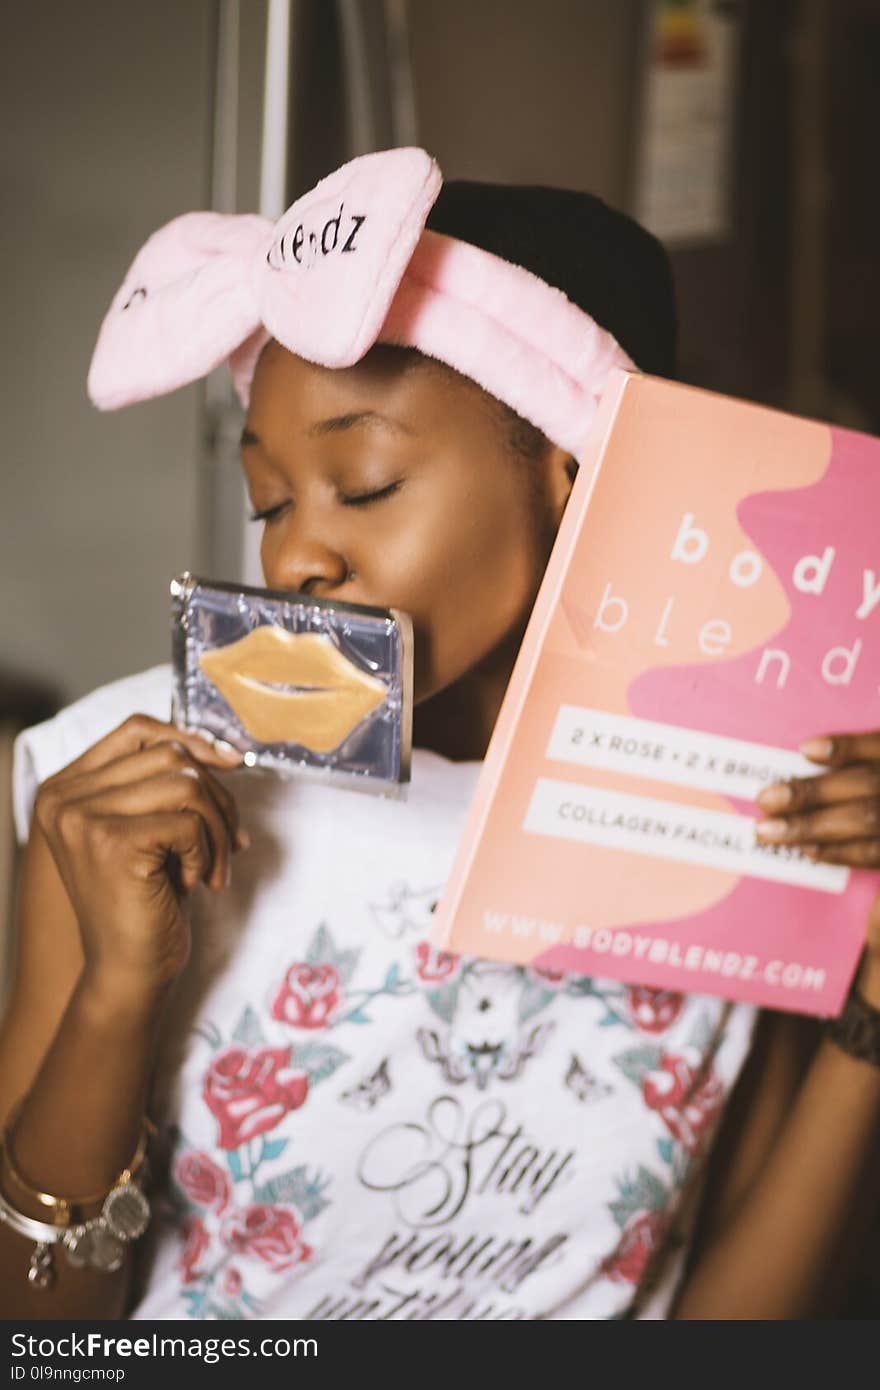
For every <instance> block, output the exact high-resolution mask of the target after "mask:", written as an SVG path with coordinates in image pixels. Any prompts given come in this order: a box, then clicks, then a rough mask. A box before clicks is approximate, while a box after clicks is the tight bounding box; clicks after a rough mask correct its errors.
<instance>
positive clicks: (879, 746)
mask: <svg viewBox="0 0 880 1390" xmlns="http://www.w3.org/2000/svg"><path fill="white" fill-rule="evenodd" d="M801 752H802V753H803V754H804V756H805V757H807V758H809V759H810V761H811V762H814V763H824V764H826V765H827V767H828V769H829V770H828V771H827V772H822V773H819V774H818V775H817V776H815V777H793V778H792V779H791V780H790V781H787V782H774V783H773V784H772V785H771V786H769V787H765V788H764V790H763V791H762V792H761V793H760V795H759V796H758V798H757V800H758V805H759V806H760V808H761V810H762V811H763V812H764V813H765V815H767V816H768V817H770V819H767V820H761V821H759V822H758V824H757V825H756V827H755V832H756V834H757V835H758V837H759V839H760V840H761V842H762V844H780V845H796V846H797V848H798V849H799V850H800V852H801V853H802V854H804V855H806V857H807V858H809V859H813V860H816V861H817V862H820V863H822V864H845V865H847V866H848V867H850V868H853V869H880V729H878V730H876V731H873V732H869V733H861V734H829V735H827V736H825V737H823V738H813V739H808V740H807V742H806V743H802V744H801ZM865 946H866V963H867V961H868V960H870V961H871V963H872V965H873V969H874V970H875V971H880V893H878V894H877V896H876V897H875V899H874V902H873V904H872V906H871V911H870V912H869V914H868V922H867V930H866V941H865Z"/></svg>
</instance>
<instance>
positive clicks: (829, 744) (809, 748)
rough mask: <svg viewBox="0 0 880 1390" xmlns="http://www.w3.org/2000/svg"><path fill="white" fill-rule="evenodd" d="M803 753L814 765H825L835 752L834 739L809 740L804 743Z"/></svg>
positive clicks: (802, 745) (802, 746)
mask: <svg viewBox="0 0 880 1390" xmlns="http://www.w3.org/2000/svg"><path fill="white" fill-rule="evenodd" d="M800 748H801V752H802V753H803V755H804V757H805V758H809V759H810V761H811V762H814V763H825V762H827V761H828V759H829V758H830V757H831V754H832V753H833V752H834V739H833V738H808V739H807V740H806V742H805V743H802V744H801V746H800Z"/></svg>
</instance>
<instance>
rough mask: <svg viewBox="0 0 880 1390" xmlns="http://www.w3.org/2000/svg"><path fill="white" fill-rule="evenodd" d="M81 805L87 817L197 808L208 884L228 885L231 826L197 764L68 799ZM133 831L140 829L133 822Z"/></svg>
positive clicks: (73, 804) (131, 816) (133, 815)
mask: <svg viewBox="0 0 880 1390" xmlns="http://www.w3.org/2000/svg"><path fill="white" fill-rule="evenodd" d="M70 807H77V808H78V809H79V810H80V812H81V814H82V816H84V817H87V818H88V817H95V816H97V817H110V816H112V817H116V818H119V817H128V818H129V819H132V821H133V820H134V818H137V819H138V820H140V819H142V818H143V817H149V816H154V815H157V814H162V813H165V814H174V813H180V812H183V811H194V812H196V813H197V814H198V815H199V816H201V818H202V820H203V821H204V823H205V827H206V829H207V832H208V845H209V851H210V865H209V871H208V873H207V874H206V875H205V882H206V883H207V885H208V887H210V888H214V889H220V888H224V887H225V886H226V884H227V883H228V881H229V879H230V877H231V859H232V848H231V841H230V834H229V829H228V827H227V825H226V822H225V820H224V819H223V816H222V815H221V813H220V810H219V808H218V806H217V803H216V802H215V801H214V799H213V797H212V796H211V795H210V793H209V792H208V791H207V789H206V788H205V786H204V785H203V783H202V781H201V778H200V777H199V775H198V773H197V772H196V770H195V768H192V767H183V768H180V769H179V770H177V771H175V772H163V773H160V774H159V775H158V776H156V777H150V778H147V779H146V780H145V781H143V782H137V783H126V784H124V785H123V786H118V787H107V788H104V789H103V790H101V791H98V792H95V793H93V794H92V795H91V796H90V797H84V798H83V799H82V800H81V801H74V802H67V803H66V808H70ZM132 833H133V834H136V833H137V828H136V827H135V826H134V825H133V827H132Z"/></svg>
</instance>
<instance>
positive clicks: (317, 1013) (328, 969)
mask: <svg viewBox="0 0 880 1390" xmlns="http://www.w3.org/2000/svg"><path fill="white" fill-rule="evenodd" d="M339 1001H340V989H339V971H338V970H337V969H336V966H335V965H331V964H330V962H329V961H325V962H324V963H323V964H322V965H309V964H307V962H305V961H294V963H293V965H291V966H290V967H289V968H288V971H287V974H286V975H285V977H284V981H283V983H282V985H281V988H280V989H279V991H278V993H277V994H276V996H275V999H274V1001H273V1004H272V1017H273V1018H277V1019H279V1020H280V1021H281V1022H282V1023H292V1024H293V1025H294V1027H295V1028H326V1027H327V1024H328V1023H329V1021H330V1019H331V1018H332V1016H333V1012H334V1010H335V1009H337V1008H338V1005H339Z"/></svg>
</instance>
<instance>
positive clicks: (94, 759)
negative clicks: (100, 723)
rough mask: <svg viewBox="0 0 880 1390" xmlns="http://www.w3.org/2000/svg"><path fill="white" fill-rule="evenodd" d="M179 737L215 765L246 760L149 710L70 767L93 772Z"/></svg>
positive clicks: (197, 756)
mask: <svg viewBox="0 0 880 1390" xmlns="http://www.w3.org/2000/svg"><path fill="white" fill-rule="evenodd" d="M175 741H176V742H179V743H182V744H183V746H184V747H185V748H187V749H188V750H189V752H190V753H191V754H192V756H193V757H194V758H198V760H199V762H203V763H208V764H210V765H211V766H212V767H235V766H238V765H240V764H241V763H242V761H243V759H242V756H241V754H240V753H238V752H237V751H236V750H235V749H233V750H232V752H231V753H230V752H225V751H224V750H223V749H222V748H219V747H215V746H214V745H212V744H211V743H209V742H208V740H207V739H206V738H202V737H201V736H200V735H199V734H196V733H192V732H191V731H190V730H188V729H178V727H177V725H176V724H165V723H163V722H162V721H161V720H160V719H153V718H152V717H151V716H150V715H148V714H133V715H131V716H130V717H129V718H128V719H126V720H125V722H124V723H122V724H120V725H119V727H118V728H116V729H113V730H112V731H111V732H110V733H109V734H106V735H105V736H104V738H102V739H99V741H98V742H97V743H95V744H93V745H92V747H91V748H87V749H86V751H85V752H84V753H83V754H82V755H81V756H80V757H79V758H77V759H75V761H74V762H72V763H70V764H69V765H68V769H67V770H69V771H71V772H72V771H74V770H76V771H77V772H91V771H92V770H93V769H94V768H96V767H103V766H104V765H105V764H106V763H108V762H112V761H113V760H114V759H115V758H119V757H123V756H124V755H125V754H126V753H137V752H140V750H141V749H143V748H149V747H151V746H152V745H153V744H156V743H170V742H175Z"/></svg>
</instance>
